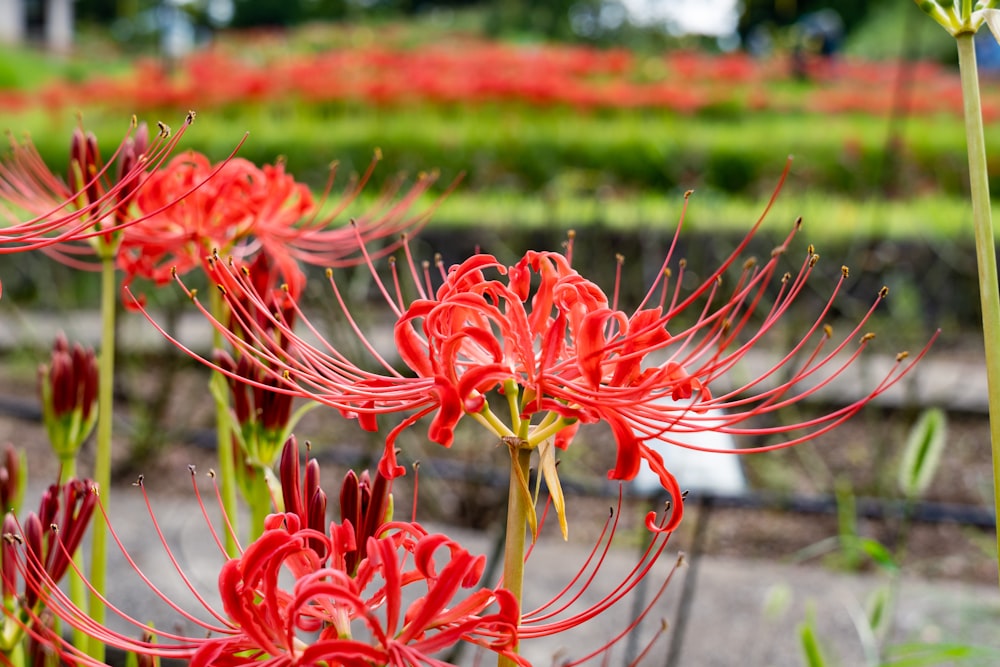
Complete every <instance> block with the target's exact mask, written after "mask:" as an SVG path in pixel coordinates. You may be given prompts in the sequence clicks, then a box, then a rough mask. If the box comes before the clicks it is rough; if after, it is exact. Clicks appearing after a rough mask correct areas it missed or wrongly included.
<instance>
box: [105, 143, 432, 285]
mask: <svg viewBox="0 0 1000 667" xmlns="http://www.w3.org/2000/svg"><path fill="white" fill-rule="evenodd" d="M377 161H378V156H376V158H375V159H374V160H373V161H372V163H371V165H370V166H369V168H368V170H367V171H366V172H365V174H364V175H363V176H362V177H361V178H360V179H359V180H357V181H355V182H353V183H352V184H351V185H350V186H349V187H348V189H347V191H346V193H345V195H344V197H343V198H342V199H341V200H340V201H339V202H338V203H337V205H336V206H335V207H334V209H333V210H332V211H330V212H328V213H321V212H320V208H319V206H318V205H317V204H316V203H315V202H314V201H313V197H312V194H311V193H310V191H309V189H308V188H307V187H306V186H305V185H303V184H301V183H298V182H296V181H295V179H294V178H293V177H292V176H291V175H290V174H288V173H286V172H285V168H284V164H282V163H280V162H279V163H277V164H275V165H265V166H264V167H257V166H256V165H254V164H253V163H251V162H248V161H246V160H242V159H231V160H229V161H227V162H226V163H224V164H221V165H212V164H211V163H210V162H209V160H208V158H206V157H205V156H203V155H201V154H198V153H194V152H188V153H186V154H184V155H180V156H177V157H176V158H174V159H173V160H172V161H171V162H170V163H169V164H168V165H167V166H166V167H165V168H164V169H162V170H161V171H159V172H158V173H156V174H154V175H153V176H152V177H151V178H150V179H149V182H148V183H147V184H146V187H144V188H143V190H142V192H140V193H139V194H138V195H137V197H136V205H137V207H138V208H139V210H141V211H144V212H149V213H150V214H149V215H148V216H147V217H146V219H144V220H143V221H142V222H141V223H139V224H137V225H133V226H132V227H130V228H129V231H128V233H127V234H126V235H125V239H124V241H123V243H122V251H121V254H120V256H119V262H120V265H121V267H122V268H123V269H124V270H125V272H126V273H127V274H128V275H129V276H133V277H134V276H140V277H144V278H148V279H150V280H154V281H156V282H160V283H162V282H166V281H167V280H169V279H170V276H171V275H172V274H173V273H175V272H176V273H180V274H184V273H186V272H187V271H189V270H191V269H192V268H195V267H198V266H202V265H203V264H204V263H205V261H206V258H208V257H210V256H211V254H212V252H213V251H216V250H217V251H219V252H222V253H224V254H227V255H233V256H237V257H250V256H253V255H254V254H255V253H257V252H258V251H261V252H262V253H263V254H266V255H267V256H268V257H269V259H270V261H271V263H272V264H273V265H274V267H275V270H276V272H277V274H278V275H280V276H281V277H282V280H283V281H285V282H286V283H288V284H289V285H290V286H291V288H292V289H293V292H297V288H298V287H299V286H300V284H301V282H302V280H303V277H302V275H301V271H300V269H299V267H298V262H306V263H312V264H322V265H325V266H346V265H351V264H355V263H357V260H356V259H352V256H354V255H357V246H358V237H357V235H358V234H360V236H361V238H362V239H363V240H364V241H365V242H374V241H375V240H377V239H380V238H386V237H392V236H395V235H398V234H399V233H401V232H402V231H404V230H408V229H413V228H416V227H419V226H420V225H421V224H422V223H423V221H424V220H425V219H426V214H420V215H411V214H409V213H408V211H409V209H410V208H412V206H413V204H414V202H415V201H416V199H417V198H419V197H420V195H422V194H423V193H424V192H425V191H426V190H427V188H428V187H429V186H430V185H431V183H433V181H434V177H433V176H429V175H422V176H421V177H420V178H419V179H418V180H417V182H416V183H415V184H414V185H413V186H412V187H411V188H410V190H409V191H408V192H406V193H405V194H404V195H403V196H402V197H400V198H399V199H398V200H395V197H396V194H397V193H398V187H399V186H398V184H397V185H395V186H392V187H390V188H388V189H387V190H386V191H385V192H384V193H382V197H381V198H380V200H379V201H377V202H376V203H375V204H374V205H373V208H372V210H371V211H369V212H368V213H367V214H364V215H361V216H358V217H357V218H356V219H355V221H356V223H357V227H358V231H355V230H353V229H351V228H349V227H334V226H333V225H334V223H335V221H336V220H337V218H338V217H340V216H341V214H343V213H344V211H345V210H346V209H347V208H348V207H349V206H350V205H351V204H353V203H354V201H355V200H356V199H357V197H358V196H359V195H360V194H361V192H362V190H363V188H364V186H365V184H366V183H367V181H368V179H369V177H370V176H371V174H372V171H373V169H374V167H375V164H376V163H377ZM334 173H335V169H331V174H330V181H329V183H328V186H327V193H326V194H327V195H328V194H329V191H330V186H331V185H332V181H333V176H334ZM209 176H211V178H210V179H209ZM206 181H207V182H206ZM203 182H205V184H204V185H202V186H201V187H198V188H197V189H196V190H194V191H193V192H192V189H193V188H194V186H195V185H196V184H199V183H203ZM189 192H191V194H189V195H186V196H185V194H186V193H189ZM182 197H184V200H183V201H182V202H181V203H180V204H178V205H177V206H169V207H167V206H166V204H168V203H169V202H173V201H178V200H180V199H181V198H182ZM325 198H326V196H324V199H325ZM154 212H155V213H154ZM392 248H393V246H390V247H388V248H386V249H384V250H383V252H386V253H388V252H391V251H392Z"/></svg>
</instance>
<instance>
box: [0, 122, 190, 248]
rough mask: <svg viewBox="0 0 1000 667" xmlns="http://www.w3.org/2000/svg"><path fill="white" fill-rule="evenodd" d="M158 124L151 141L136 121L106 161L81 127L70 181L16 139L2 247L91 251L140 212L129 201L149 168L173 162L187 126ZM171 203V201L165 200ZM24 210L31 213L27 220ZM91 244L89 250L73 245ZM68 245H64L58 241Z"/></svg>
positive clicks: (2, 200) (5, 166)
mask: <svg viewBox="0 0 1000 667" xmlns="http://www.w3.org/2000/svg"><path fill="white" fill-rule="evenodd" d="M193 120H194V114H193V113H189V114H188V116H187V119H186V120H185V122H184V124H183V126H182V127H181V129H180V131H178V132H176V133H174V134H173V135H171V132H170V128H169V127H167V126H166V125H164V124H163V123H160V124H159V132H158V133H157V135H156V136H155V137H154V138H153V140H152V141H150V140H149V137H148V132H147V130H146V125H145V124H141V125H139V124H137V123H136V121H135V118H133V120H132V127H131V128H130V130H129V131H128V132H127V133H126V135H125V138H124V139H123V140H122V142H121V143H120V144H119V146H118V148H117V149H116V150H115V151H114V153H113V154H112V155H111V157H110V158H109V159H108V160H107V161H106V162H105V161H103V160H102V158H101V155H100V152H99V150H98V148H97V139H96V138H95V137H94V135H93V134H91V133H85V132H84V131H83V130H82V129H77V130H76V132H74V134H73V140H72V143H71V147H70V169H69V174H68V178H67V179H66V180H63V179H61V178H59V177H58V176H56V175H55V174H53V173H52V172H51V171H50V170H49V168H48V167H47V166H46V165H45V163H44V162H43V161H42V159H41V156H40V155H39V154H38V151H37V150H36V149H35V147H34V145H33V144H32V143H31V141H30V140H24V141H22V142H17V141H14V140H13V139H12V140H11V154H10V156H8V157H7V159H5V160H2V161H0V216H2V217H3V222H4V226H3V229H2V230H0V253H12V252H22V251H26V250H33V249H39V248H41V249H45V250H46V251H47V252H49V253H50V254H53V255H54V256H56V257H58V258H60V259H62V260H64V261H67V262H68V263H71V264H74V263H75V261H74V256H75V255H77V254H80V253H87V254H92V253H93V249H92V248H90V247H89V243H93V242H96V241H98V240H100V239H108V238H109V237H110V235H112V234H113V233H115V232H118V231H120V230H121V229H123V228H124V227H125V226H127V225H129V224H132V223H134V222H135V221H136V218H135V217H134V216H133V215H132V214H131V211H130V206H131V204H132V201H133V199H134V197H135V195H136V192H137V191H140V190H141V188H142V187H143V185H144V183H145V181H146V179H147V178H148V177H149V175H150V172H151V171H152V170H155V169H156V168H157V167H159V166H160V164H161V163H162V162H163V161H164V160H166V158H167V156H169V154H170V153H171V151H172V150H173V149H174V147H175V146H176V145H177V142H178V141H179V140H180V138H181V136H183V134H184V131H185V129H187V127H188V126H189V125H190V124H191V122H192V121H193ZM165 204H166V203H165ZM24 214H27V215H28V216H31V217H30V218H29V219H28V220H22V219H21V218H22V217H23V215H24ZM80 242H87V243H88V247H87V248H86V249H80V248H78V247H75V246H74V245H73V244H76V243H80ZM58 245H61V247H59V248H57V247H56V246H58Z"/></svg>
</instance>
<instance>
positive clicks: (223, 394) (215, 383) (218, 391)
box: [209, 289, 239, 557]
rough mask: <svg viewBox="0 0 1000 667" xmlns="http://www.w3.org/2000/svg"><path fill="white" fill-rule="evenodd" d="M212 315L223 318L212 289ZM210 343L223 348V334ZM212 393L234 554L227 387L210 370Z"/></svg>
mask: <svg viewBox="0 0 1000 667" xmlns="http://www.w3.org/2000/svg"><path fill="white" fill-rule="evenodd" d="M211 294H212V297H211V298H212V315H213V316H215V318H216V319H217V320H219V321H220V322H223V321H225V318H226V315H225V312H224V310H223V308H224V306H223V300H222V295H221V294H220V293H219V292H218V290H214V289H213V290H212V292H211ZM212 345H213V346H214V347H215V348H216V349H221V348H222V334H220V333H219V332H218V331H213V332H212ZM209 382H211V383H212V392H211V393H212V395H213V396H214V397H215V443H216V447H217V448H218V450H219V477H218V480H219V492H220V494H221V496H222V510H223V511H224V512H225V513H226V516H228V517H229V521H230V524H231V525H232V527H233V529H232V531H228V530H227V531H226V552H227V553H228V554H229V555H230V556H233V557H235V556H236V555H237V554H238V549H237V544H236V536H237V535H238V534H239V530H238V525H237V516H236V461H235V458H234V453H233V434H232V432H231V431H230V420H229V387H228V385H227V382H226V378H225V376H224V375H222V373H218V372H213V373H212V378H211V379H210V380H209Z"/></svg>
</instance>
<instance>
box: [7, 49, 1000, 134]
mask: <svg viewBox="0 0 1000 667" xmlns="http://www.w3.org/2000/svg"><path fill="white" fill-rule="evenodd" d="M256 52H257V51H256V50H255V49H244V50H241V49H225V48H222V47H219V48H215V49H210V50H205V51H201V52H197V53H195V54H193V55H192V56H190V57H188V58H186V59H184V60H183V61H182V62H181V63H179V65H178V66H177V68H176V70H175V71H168V70H167V69H166V68H165V67H164V66H163V65H162V64H159V63H156V62H152V61H147V62H143V63H140V64H139V65H137V66H136V67H135V69H134V71H133V72H132V73H131V74H130V75H127V76H124V77H111V76H95V77H90V78H87V79H86V80H84V81H81V82H76V83H73V82H68V81H62V82H58V83H53V84H48V85H46V86H43V87H42V88H41V89H39V90H30V91H25V92H17V91H6V92H2V91H0V109H4V110H15V109H35V108H39V107H41V108H45V109H49V110H51V111H54V112H58V113H62V112H64V111H65V110H66V109H68V108H79V107H80V106H92V105H93V106H103V105H104V104H106V103H107V101H108V100H114V103H115V104H116V105H122V104H124V105H126V106H128V108H130V109H135V110H140V111H148V110H151V109H176V108H198V109H202V110H207V109H213V108H219V107H225V106H228V105H233V104H244V103H248V102H253V103H277V102H286V101H288V100H292V99H294V100H300V101H302V102H304V103H345V102H346V103H360V104H365V105H374V106H399V105H405V104H412V103H430V104H448V105H450V104H462V105H476V104H486V103H521V104H528V105H539V106H553V105H562V106H568V107H571V108H574V109H578V110H593V109H636V108H638V109H657V110H669V111H677V112H681V113H694V112H698V111H702V110H705V109H710V108H718V107H728V108H734V109H738V110H755V111H756V110H773V111H779V112H789V111H803V112H815V113H839V112H859V113H870V114H876V115H886V114H888V113H890V112H893V111H894V110H896V107H897V106H898V105H899V104H901V99H902V98H901V93H900V90H899V86H900V85H901V82H902V81H903V80H904V79H903V78H902V77H903V71H904V68H905V70H906V76H905V80H906V82H907V83H906V85H907V86H908V88H909V91H908V94H906V98H905V99H906V111H907V113H911V114H938V113H947V114H960V113H961V110H962V99H961V91H960V88H959V85H958V83H957V81H956V80H955V77H954V76H953V73H952V72H951V71H949V70H947V69H946V68H943V67H940V66H937V65H934V64H931V63H926V62H916V63H899V62H862V61H855V60H846V59H845V60H838V61H836V62H832V63H827V62H823V61H816V62H814V63H812V65H811V78H812V79H814V80H815V82H816V85H815V86H810V87H808V89H806V90H803V89H802V88H801V86H796V85H789V78H790V76H791V75H790V70H789V64H788V63H787V62H784V61H782V60H780V59H774V58H771V59H767V60H754V59H752V58H751V57H750V56H748V55H746V54H744V53H732V54H723V55H708V54H704V53H697V52H688V51H674V52H669V53H667V54H665V55H663V56H662V57H641V56H638V55H636V54H632V53H629V52H626V51H622V50H614V51H599V50H596V49H586V48H579V47H576V48H571V47H561V46H541V45H536V46H531V47H523V46H515V45H509V44H498V43H489V42H483V41H478V40H469V41H465V42H460V43H457V44H449V45H425V46H421V47H419V48H415V49H413V48H411V49H406V48H393V47H390V46H379V47H370V46H369V47H352V48H344V49H332V50H329V51H324V52H322V53H318V54H294V55H284V56H281V57H271V58H267V59H266V60H264V59H259V60H255V59H254V58H253V57H252V56H249V55H247V54H248V53H251V54H252V53H256ZM983 92H984V112H985V114H986V115H987V117H988V118H993V117H996V116H997V115H998V114H1000V98H998V97H996V96H995V95H993V94H992V93H991V92H990V90H989V89H986V90H984V91H983Z"/></svg>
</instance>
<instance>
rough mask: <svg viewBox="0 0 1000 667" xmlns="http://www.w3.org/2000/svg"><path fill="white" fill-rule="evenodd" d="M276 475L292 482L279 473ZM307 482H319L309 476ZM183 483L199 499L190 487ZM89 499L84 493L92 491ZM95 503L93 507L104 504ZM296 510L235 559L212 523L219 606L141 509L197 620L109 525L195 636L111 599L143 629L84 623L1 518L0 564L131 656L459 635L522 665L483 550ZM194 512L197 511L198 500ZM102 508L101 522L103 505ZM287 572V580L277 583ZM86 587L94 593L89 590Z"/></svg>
mask: <svg viewBox="0 0 1000 667" xmlns="http://www.w3.org/2000/svg"><path fill="white" fill-rule="evenodd" d="M286 451H287V452H289V454H290V456H289V459H288V461H289V463H288V468H286V469H285V473H286V474H287V473H288V471H289V470H290V469H291V466H292V465H294V467H295V468H296V469H297V468H298V461H297V460H296V461H294V463H292V461H291V456H293V455H294V454H295V453H297V448H296V447H295V446H294V445H290V446H289V447H287V448H286ZM313 463H314V462H310V465H312V464H313ZM308 470H309V467H308V466H307V471H308ZM309 476H310V474H309V473H308V472H307V478H308V477H309ZM192 479H193V471H192ZM286 481H289V482H291V485H292V486H294V485H295V483H294V482H292V480H291V478H289V479H287V480H286ZM317 481H318V480H317ZM137 486H140V487H142V492H143V497H144V498H145V500H146V503H147V506H148V505H149V499H148V497H147V496H146V491H145V487H144V485H143V482H142V479H141V478H140V480H139V482H138V483H137ZM310 486H311V483H307V484H306V485H305V486H304V487H302V488H297V487H296V488H294V489H293V490H292V491H291V492H290V496H293V497H297V496H298V495H299V493H300V492H303V491H306V492H307V490H308V489H309V488H310ZM347 486H350V481H349V483H348V485H347ZM317 490H318V492H319V493H321V492H322V491H321V490H320V489H318V486H317ZM195 492H196V495H197V497H198V502H199V504H201V496H200V495H198V494H197V486H195ZM343 493H345V494H349V493H350V490H349V489H347V488H345V490H344V492H343ZM314 495H315V494H314ZM89 497H91V498H95V499H96V497H97V496H96V491H94V492H93V493H92V494H89ZM286 501H287V499H286ZM289 504H290V505H296V503H292V502H289ZM375 505H378V503H375ZM375 505H370V507H375ZM100 507H101V511H102V514H103V513H104V508H103V506H100ZM301 509H302V508H301V507H298V506H296V511H289V512H279V513H276V514H272V515H270V516H269V517H268V519H267V521H266V523H265V530H264V533H263V534H262V535H261V536H260V537H259V538H258V539H256V540H254V541H253V542H252V543H251V544H250V545H248V546H247V547H246V548H245V549H243V550H241V553H240V554H239V555H238V556H237V557H236V558H226V557H225V550H224V547H223V545H222V543H221V540H220V539H219V537H218V535H216V533H215V532H214V530H213V531H212V535H213V539H214V542H215V543H216V545H217V547H218V549H219V552H220V554H221V556H222V559H223V563H222V566H221V570H220V574H219V593H220V595H221V599H222V605H223V609H222V610H217V609H215V608H213V607H212V606H211V605H210V604H209V603H208V602H207V601H205V598H204V597H203V596H201V595H200V594H198V593H197V591H196V590H195V589H194V588H193V586H192V584H191V582H190V580H189V579H188V578H187V577H185V576H184V574H183V572H182V571H181V570H180V566H179V564H178V561H177V560H176V558H175V557H174V555H173V553H171V552H170V550H169V546H168V545H167V543H166V540H165V538H164V536H163V533H162V531H161V530H160V528H159V524H158V522H157V521H156V517H155V515H153V513H152V509H151V508H150V517H151V521H152V527H153V529H154V530H155V531H156V533H157V535H158V536H159V538H160V540H161V542H162V543H163V546H164V548H165V549H167V551H168V555H169V557H170V560H171V562H172V563H173V564H174V565H175V566H176V567H178V572H179V573H180V575H181V576H182V577H183V579H184V581H185V583H186V584H187V586H188V587H189V589H190V590H191V592H192V593H193V594H194V595H195V597H196V598H197V599H198V600H199V601H200V602H201V604H202V605H204V607H205V610H206V611H207V613H208V614H209V616H210V617H211V618H212V619H214V620H212V621H204V620H198V619H197V618H196V617H195V615H194V614H192V613H190V612H187V611H185V610H183V609H182V608H181V607H179V606H178V605H177V604H176V603H174V602H173V601H171V600H170V599H168V598H166V597H165V596H164V595H163V594H162V593H161V592H160V590H159V589H158V588H157V587H156V586H155V584H154V583H153V582H152V581H151V580H150V579H148V578H147V577H146V575H145V574H144V573H142V571H141V570H140V568H139V567H138V565H137V564H136V563H135V561H134V560H133V559H132V558H131V557H130V556H129V555H128V553H127V551H125V549H124V547H123V546H122V542H121V540H120V539H119V538H118V536H117V534H116V533H115V532H114V530H113V528H112V529H111V534H112V536H113V538H114V540H115V541H116V543H117V544H118V545H119V546H120V547H122V552H123V554H124V555H125V557H126V559H127V560H128V562H129V564H130V565H131V566H132V567H134V568H135V570H136V572H137V573H138V574H139V576H140V577H141V578H142V580H143V581H145V582H146V583H147V584H148V585H149V588H150V590H151V591H152V593H153V594H155V595H157V596H160V598H161V599H163V600H164V602H165V603H166V604H167V605H168V606H169V607H170V608H171V609H173V610H174V611H175V612H176V613H177V614H179V617H183V618H185V619H187V620H188V621H191V622H194V623H197V624H198V625H199V626H200V627H202V628H203V629H204V630H205V631H207V633H208V635H207V636H186V635H181V634H178V633H176V632H171V631H168V630H159V629H150V628H148V627H147V626H145V625H143V624H142V622H141V621H140V620H139V619H135V618H132V617H131V616H129V615H128V614H127V613H125V612H124V611H122V610H120V609H117V608H115V607H113V606H111V607H109V608H110V609H111V611H112V613H115V614H117V615H118V616H120V617H121V618H122V619H124V620H125V621H126V622H127V623H129V624H131V625H134V626H135V627H136V628H137V631H141V632H142V633H144V634H145V635H146V637H145V638H143V639H133V638H130V637H128V636H126V635H124V634H122V633H119V632H116V631H114V630H112V629H110V628H109V627H106V626H104V625H102V624H99V623H95V622H94V621H93V620H92V619H90V618H89V616H88V615H87V614H86V612H85V611H84V610H81V609H79V608H78V607H76V606H75V605H74V604H73V603H72V601H70V600H69V599H68V597H67V596H66V595H65V594H64V593H63V592H62V591H60V590H59V589H58V587H55V586H54V585H52V584H53V582H52V581H50V580H49V579H48V578H47V577H45V572H47V570H44V569H43V568H42V567H41V566H40V562H41V561H40V559H39V558H38V557H37V556H36V555H35V552H34V551H33V550H31V549H27V548H23V547H22V548H19V549H15V548H13V547H14V546H15V545H17V544H19V543H25V542H28V541H29V538H27V537H26V536H25V537H21V533H20V532H18V531H17V529H16V526H6V527H5V530H6V533H7V535H8V543H9V545H10V546H11V548H10V549H8V551H6V552H5V557H9V558H10V563H8V562H6V561H5V566H6V565H10V567H8V569H6V570H5V572H11V571H12V572H22V573H35V574H37V575H40V576H41V577H42V578H40V579H38V578H36V579H35V580H34V581H36V582H37V583H36V584H35V586H36V589H37V590H36V591H35V592H34V595H35V596H36V597H37V599H38V600H39V601H40V602H41V603H43V604H44V605H45V607H46V609H48V610H49V611H50V612H51V613H52V614H53V615H54V616H55V617H57V618H58V619H60V620H61V621H62V622H63V623H64V624H66V625H68V626H70V627H73V628H77V629H79V630H82V631H83V632H85V633H87V634H89V635H90V636H93V637H96V638H98V639H100V640H101V641H102V642H104V643H105V644H106V645H108V646H111V647H117V648H120V649H123V650H126V651H131V652H133V653H136V654H138V655H145V656H158V657H168V658H177V659H184V660H190V664H192V665H195V666H200V665H247V666H250V665H256V664H268V665H289V666H290V665H302V666H305V665H315V664H331V665H332V664H337V665H359V666H360V665H369V664H382V665H393V666H403V665H407V666H409V665H443V664H445V663H444V662H442V661H441V660H439V659H437V658H435V657H434V655H435V654H438V653H440V652H442V651H444V650H446V649H448V648H449V647H452V646H454V645H455V644H457V643H460V642H464V643H471V644H474V645H477V646H481V647H483V648H484V649H486V650H489V651H492V652H495V653H497V654H500V655H504V656H507V657H509V658H510V659H512V660H514V661H515V662H517V663H518V664H526V663H525V662H524V661H523V660H521V659H520V658H518V657H517V656H516V655H515V654H513V652H512V651H511V650H510V647H511V646H513V644H514V641H515V637H516V633H517V618H518V616H517V606H516V604H514V600H513V597H512V596H511V595H510V593H509V592H507V591H505V590H504V589H496V590H494V589H492V588H490V587H485V586H482V585H481V584H480V579H481V578H482V574H483V571H484V565H485V557H484V556H474V555H472V554H471V553H469V552H468V551H467V550H466V549H464V548H463V547H462V546H461V545H459V544H458V543H457V542H455V541H454V540H452V539H450V538H448V537H447V536H445V535H441V534H434V533H428V532H427V531H426V530H425V529H424V528H423V527H421V526H420V525H419V524H418V523H415V522H399V521H380V522H379V523H378V524H377V526H376V528H375V530H374V531H373V532H371V533H369V534H365V533H364V532H363V531H358V530H356V529H354V528H353V527H352V525H351V523H350V521H349V520H345V521H344V522H343V523H340V524H338V523H332V524H331V525H330V527H329V529H328V530H325V529H323V528H322V527H320V528H317V527H314V526H317V525H318V526H322V521H323V519H322V514H319V515H318V517H317V516H316V514H315V513H313V512H309V514H310V516H309V519H308V522H304V521H303V520H302V517H301V516H300V514H299V513H298V512H299V511H301ZM201 510H202V512H203V513H205V516H206V521H207V510H206V508H205V507H204V505H201ZM103 516H104V520H105V521H107V515H106V514H104V515H103ZM317 519H318V521H317ZM209 525H211V524H209ZM362 535H365V542H366V544H365V545H364V549H363V551H362V553H363V556H362V557H360V558H359V559H358V560H357V563H356V565H355V567H354V571H353V572H350V571H348V570H347V568H346V563H347V556H348V555H350V554H351V553H353V552H357V551H358V550H359V547H358V544H357V541H356V540H357V539H358V537H359V536H362ZM66 560H67V562H68V559H66ZM289 576H290V577H291V578H292V579H293V580H294V583H292V585H291V586H290V587H287V584H286V581H287V578H288V577H289ZM463 590H468V592H466V593H463V592H462V591H463ZM411 593H412V594H411ZM91 594H92V595H94V594H96V592H95V591H94V590H93V589H91ZM404 601H405V602H404ZM491 609H492V611H491ZM29 620H37V619H36V618H29ZM25 625H28V623H27V622H25ZM27 631H28V632H29V633H32V637H34V638H35V640H36V641H38V642H41V643H43V644H46V645H47V646H49V647H51V648H53V649H54V650H56V651H57V652H58V653H59V654H60V655H61V656H62V657H63V658H64V659H66V660H70V661H72V662H74V663H75V664H82V665H100V664H103V663H100V662H97V661H95V660H93V659H92V658H89V657H87V656H85V655H83V654H82V653H80V652H79V651H77V649H75V648H74V647H72V646H70V645H69V644H68V643H67V642H66V641H64V640H61V639H59V638H58V636H54V635H52V634H51V633H47V632H44V631H43V629H35V630H33V629H32V628H31V626H30V625H29V626H28V628H27Z"/></svg>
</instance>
